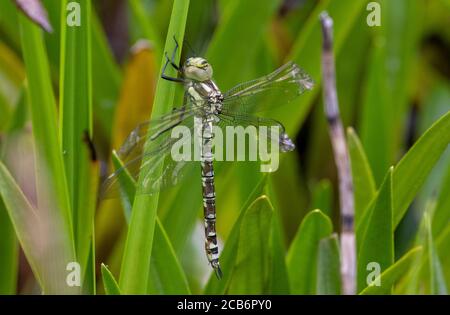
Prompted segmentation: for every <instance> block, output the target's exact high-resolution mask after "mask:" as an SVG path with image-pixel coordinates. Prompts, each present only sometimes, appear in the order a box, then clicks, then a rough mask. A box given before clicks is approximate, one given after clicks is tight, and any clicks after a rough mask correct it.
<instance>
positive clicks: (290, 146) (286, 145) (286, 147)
mask: <svg viewBox="0 0 450 315" xmlns="http://www.w3.org/2000/svg"><path fill="white" fill-rule="evenodd" d="M294 149H295V144H294V142H292V140H291V139H290V138H289V137H288V135H287V134H286V133H284V132H283V133H282V134H281V136H280V151H281V152H290V151H293V150H294Z"/></svg>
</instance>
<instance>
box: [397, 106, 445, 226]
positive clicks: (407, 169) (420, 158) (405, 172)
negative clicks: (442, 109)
mask: <svg viewBox="0 0 450 315" xmlns="http://www.w3.org/2000/svg"><path fill="white" fill-rule="evenodd" d="M449 130H450V111H449V112H448V113H447V114H445V115H444V116H442V117H441V118H440V119H439V120H437V121H436V122H435V123H434V124H433V125H432V126H431V127H430V128H429V129H428V130H427V131H426V132H425V133H424V134H423V135H422V136H421V137H420V138H419V140H417V141H416V143H415V144H414V145H413V147H412V148H411V149H410V150H409V151H408V152H407V153H406V154H405V155H404V156H403V158H402V159H401V160H400V162H399V163H398V164H397V165H396V167H395V169H394V174H393V195H394V196H395V198H394V200H393V202H394V209H393V210H394V227H396V226H397V225H398V223H399V222H400V220H401V219H402V218H403V216H404V215H405V212H406V210H407V209H408V207H409V205H410V204H411V202H412V201H413V199H414V197H415V195H416V194H417V192H418V191H419V189H420V187H421V186H422V185H423V183H424V182H425V180H426V179H427V176H428V174H429V173H430V171H431V170H432V169H433V166H434V165H435V164H436V162H437V161H438V160H439V157H440V156H441V155H442V153H443V152H444V150H445V149H446V148H447V146H448V144H449V143H450V132H448V131H449Z"/></svg>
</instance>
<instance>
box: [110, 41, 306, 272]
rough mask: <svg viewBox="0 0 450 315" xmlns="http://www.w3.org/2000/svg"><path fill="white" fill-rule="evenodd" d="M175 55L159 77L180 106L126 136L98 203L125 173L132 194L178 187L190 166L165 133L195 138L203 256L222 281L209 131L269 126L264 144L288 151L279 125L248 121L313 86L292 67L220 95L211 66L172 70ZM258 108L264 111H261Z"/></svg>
mask: <svg viewBox="0 0 450 315" xmlns="http://www.w3.org/2000/svg"><path fill="white" fill-rule="evenodd" d="M175 42H176V41H175ZM177 49H178V43H177V42H176V46H175V49H174V51H173V53H172V57H171V58H169V56H168V55H167V53H166V63H165V65H164V67H163V72H162V74H161V77H162V78H163V79H165V80H169V81H173V82H176V83H181V84H183V85H184V88H185V98H184V99H185V101H184V104H183V105H182V106H180V107H175V108H174V110H173V111H172V112H170V113H168V114H166V115H163V116H160V117H158V118H155V119H152V120H150V121H148V122H145V123H143V124H141V125H139V126H138V127H136V128H135V129H134V130H133V131H132V132H131V134H130V135H129V136H128V138H127V139H126V141H125V142H124V144H123V145H122V146H121V148H120V149H119V151H118V157H119V158H120V160H121V161H122V162H123V167H121V168H119V169H117V170H116V171H115V172H114V173H113V174H111V175H110V176H109V177H108V178H107V179H106V181H105V182H104V184H103V187H102V191H103V197H104V198H105V197H106V198H107V197H111V196H116V195H117V193H120V189H121V187H120V180H119V178H120V175H121V173H122V172H127V174H129V175H131V176H132V177H133V178H134V179H135V180H136V182H137V178H138V177H139V176H141V181H140V182H141V183H142V185H137V187H136V194H152V193H155V192H157V191H159V190H161V189H163V188H164V187H167V186H171V185H174V184H177V183H178V182H179V181H180V179H181V178H182V175H183V171H184V170H185V169H186V165H187V164H189V161H186V160H174V159H173V158H172V157H171V149H172V147H173V146H174V144H175V143H178V144H179V142H180V141H182V139H180V138H179V137H174V136H173V135H172V133H171V132H170V131H171V130H173V129H174V128H175V127H176V126H184V127H187V128H188V130H190V131H191V135H192V137H197V143H198V144H199V145H200V148H199V150H200V161H199V162H200V168H201V180H202V195H203V211H204V222H205V239H206V240H205V251H206V256H207V258H208V261H209V263H210V264H211V266H212V268H213V269H214V271H215V273H216V275H217V277H218V278H221V277H222V271H221V269H220V264H219V247H218V243H217V236H216V227H215V225H216V206H215V204H216V196H215V186H214V167H213V159H214V152H213V136H214V134H213V127H217V126H219V127H221V128H223V127H226V126H243V127H246V126H255V127H256V128H258V127H261V126H266V127H272V126H274V127H277V128H279V130H280V132H279V133H278V134H277V137H276V139H274V138H273V137H272V138H270V137H269V139H268V140H269V141H271V142H274V141H275V142H276V144H277V147H278V148H279V150H280V151H281V152H287V151H292V150H293V149H294V148H295V145H294V143H293V142H292V141H291V139H290V138H289V137H288V136H287V134H286V133H285V131H284V127H283V125H282V124H281V123H280V122H278V121H276V120H273V119H268V118H262V117H257V116H253V115H252V113H255V112H259V111H262V110H268V109H270V108H271V107H272V108H273V107H275V106H278V105H281V104H282V103H283V102H284V103H285V102H289V101H290V100H292V99H293V98H295V97H296V96H298V95H300V94H302V93H303V92H304V91H305V90H310V89H312V87H313V81H312V80H311V78H310V77H309V76H308V75H307V74H306V73H305V72H304V71H303V70H301V69H300V68H299V67H298V66H297V65H296V64H295V63H293V62H288V63H286V64H285V65H283V66H281V67H280V68H278V69H277V70H275V71H274V72H272V73H270V74H268V75H266V76H263V77H261V78H259V79H255V80H252V81H249V82H245V83H241V84H238V85H236V86H235V87H234V88H232V89H230V90H229V91H227V92H225V93H222V92H221V91H220V89H219V88H218V86H217V85H216V83H215V82H214V81H213V70H212V66H211V65H210V64H209V63H208V61H207V60H206V59H205V58H202V57H190V58H188V59H186V61H185V62H184V64H179V65H177V64H176V63H175V61H174V59H175V56H176V52H177ZM169 65H170V66H172V67H173V68H175V70H176V71H177V73H178V76H177V77H170V76H168V75H166V69H167V67H168V66H169ZM268 100H269V101H268ZM262 104H266V105H268V106H265V107H264V106H262ZM196 122H197V123H196ZM198 122H200V123H198ZM196 125H197V128H196V127H195V126H196ZM198 125H200V126H198ZM195 142H196V141H194V143H195ZM197 167H198V166H197Z"/></svg>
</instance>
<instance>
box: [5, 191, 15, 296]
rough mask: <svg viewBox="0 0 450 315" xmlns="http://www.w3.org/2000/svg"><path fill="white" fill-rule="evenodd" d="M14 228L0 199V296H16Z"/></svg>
mask: <svg viewBox="0 0 450 315" xmlns="http://www.w3.org/2000/svg"><path fill="white" fill-rule="evenodd" d="M18 245H19V244H18V242H17V238H16V236H15V233H14V228H13V226H12V224H11V220H10V219H9V217H8V213H7V211H6V208H5V204H4V203H3V200H2V198H1V197H0V253H1V255H0V266H2V267H1V268H0V294H16V290H17V278H18V271H19V246H18Z"/></svg>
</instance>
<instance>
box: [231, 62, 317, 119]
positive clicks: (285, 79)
mask: <svg viewBox="0 0 450 315" xmlns="http://www.w3.org/2000/svg"><path fill="white" fill-rule="evenodd" d="M313 86H314V82H313V80H312V79H311V78H310V76H309V75H308V74H307V73H306V72H305V71H303V70H302V69H300V68H299V66H297V64H295V63H293V62H288V63H286V64H285V65H283V66H281V67H280V68H278V69H277V70H275V71H274V72H272V73H270V74H268V75H266V76H263V77H261V78H259V79H255V80H252V81H248V82H244V83H241V84H239V85H237V86H235V87H234V88H232V89H230V90H229V91H227V92H226V93H225V94H224V101H223V108H224V109H227V110H230V111H235V112H246V113H251V112H260V111H264V110H269V109H271V108H275V107H277V106H279V105H283V104H286V103H288V102H289V101H291V100H292V99H293V98H295V97H296V96H298V95H300V94H302V93H303V92H304V91H305V90H311V89H312V88H313Z"/></svg>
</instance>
